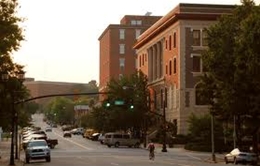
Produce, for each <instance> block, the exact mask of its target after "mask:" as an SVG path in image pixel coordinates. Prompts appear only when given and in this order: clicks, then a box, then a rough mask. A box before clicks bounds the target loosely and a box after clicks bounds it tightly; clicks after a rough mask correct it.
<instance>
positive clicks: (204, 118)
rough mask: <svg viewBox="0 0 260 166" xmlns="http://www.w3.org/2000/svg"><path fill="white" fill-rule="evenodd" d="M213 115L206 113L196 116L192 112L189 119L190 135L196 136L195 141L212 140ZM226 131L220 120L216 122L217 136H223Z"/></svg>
mask: <svg viewBox="0 0 260 166" xmlns="http://www.w3.org/2000/svg"><path fill="white" fill-rule="evenodd" d="M211 118H212V117H211V115H209V114H205V115H201V116H196V115H195V114H191V115H190V116H189V119H188V123H189V136H190V137H192V138H194V141H196V140H198V141H201V142H207V143H210V142H211V137H210V135H211ZM223 135H224V132H223V127H222V124H221V123H219V122H218V121H215V123H214V136H215V137H216V138H223Z"/></svg>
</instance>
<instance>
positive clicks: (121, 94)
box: [83, 72, 148, 132]
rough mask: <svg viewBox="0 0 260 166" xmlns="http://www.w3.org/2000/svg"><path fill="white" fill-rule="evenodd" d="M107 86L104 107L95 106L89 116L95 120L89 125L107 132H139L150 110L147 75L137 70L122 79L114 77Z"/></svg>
mask: <svg viewBox="0 0 260 166" xmlns="http://www.w3.org/2000/svg"><path fill="white" fill-rule="evenodd" d="M107 87H108V88H107V90H106V91H108V92H109V93H108V95H107V99H106V100H104V101H103V103H102V107H100V108H94V110H93V111H92V112H91V115H89V116H91V117H92V118H93V119H94V122H93V123H92V122H91V123H92V124H88V125H93V126H92V127H93V128H95V129H97V130H99V131H105V132H108V131H117V130H123V131H129V130H131V131H132V132H139V131H140V130H141V129H142V128H144V119H145V117H146V116H145V113H146V112H147V111H148V107H147V105H146V104H144V103H146V102H147V101H146V100H147V95H148V93H147V92H148V91H147V78H146V76H145V75H144V74H143V73H141V72H137V73H134V74H133V75H130V76H124V77H122V78H121V79H120V80H114V79H112V80H111V81H110V82H109V84H108V86H107ZM115 101H118V104H115ZM119 101H120V103H119ZM108 103H109V104H108ZM107 104H108V105H107ZM131 106H132V107H131ZM83 123H85V122H83Z"/></svg>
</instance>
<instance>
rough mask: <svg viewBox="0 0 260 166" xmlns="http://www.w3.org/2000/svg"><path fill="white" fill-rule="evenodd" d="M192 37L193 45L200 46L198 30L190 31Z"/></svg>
mask: <svg viewBox="0 0 260 166" xmlns="http://www.w3.org/2000/svg"><path fill="white" fill-rule="evenodd" d="M192 38H193V40H192V41H193V43H192V45H193V46H200V30H193V31H192Z"/></svg>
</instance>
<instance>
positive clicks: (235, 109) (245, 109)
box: [201, 0, 260, 149]
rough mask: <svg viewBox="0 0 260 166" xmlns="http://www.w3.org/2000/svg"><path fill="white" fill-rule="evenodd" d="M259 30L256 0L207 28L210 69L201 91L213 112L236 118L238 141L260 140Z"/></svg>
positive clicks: (207, 65)
mask: <svg viewBox="0 0 260 166" xmlns="http://www.w3.org/2000/svg"><path fill="white" fill-rule="evenodd" d="M259 29H260V8H259V7H256V6H255V3H254V1H252V0H243V1H242V5H241V6H237V7H236V8H235V9H234V11H233V13H232V14H230V15H223V16H222V17H221V18H220V19H219V21H218V23H216V24H214V25H213V26H211V27H209V28H208V29H207V33H208V50H207V51H206V52H205V53H204V54H203V56H202V59H203V64H204V67H205V69H206V71H207V72H206V73H205V75H204V76H203V77H202V78H201V82H202V86H201V87H202V88H201V93H202V95H204V97H206V98H208V99H210V101H209V103H210V105H211V113H212V114H213V115H215V116H216V117H218V118H220V119H222V120H225V121H231V120H233V118H234V116H235V117H236V133H237V140H238V142H241V138H243V136H244V135H248V134H251V135H254V139H255V140H254V142H255V143H256V135H255V133H257V132H256V131H258V129H259V123H258V120H259V113H260V110H259V108H260V104H259V103H260V74H259V73H260V72H259V71H260V47H259V45H260V41H259V37H260V31H259ZM242 126H246V127H245V128H246V129H247V132H246V131H245V130H244V131H242ZM254 147H256V145H255V146H254ZM255 149H256V148H255Z"/></svg>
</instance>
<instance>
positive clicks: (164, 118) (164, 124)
mask: <svg viewBox="0 0 260 166" xmlns="http://www.w3.org/2000/svg"><path fill="white" fill-rule="evenodd" d="M165 92H166V91H165ZM165 96H166V94H165ZM165 107H166V98H165V99H164V100H163V146H162V152H167V148H166V114H165Z"/></svg>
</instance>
